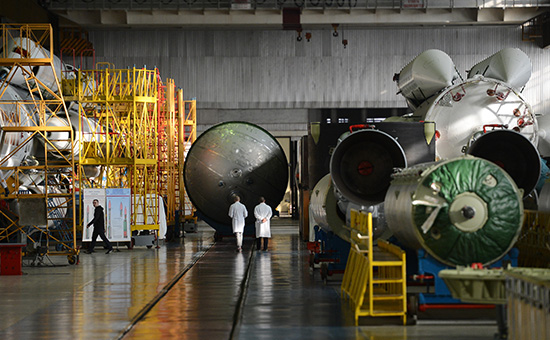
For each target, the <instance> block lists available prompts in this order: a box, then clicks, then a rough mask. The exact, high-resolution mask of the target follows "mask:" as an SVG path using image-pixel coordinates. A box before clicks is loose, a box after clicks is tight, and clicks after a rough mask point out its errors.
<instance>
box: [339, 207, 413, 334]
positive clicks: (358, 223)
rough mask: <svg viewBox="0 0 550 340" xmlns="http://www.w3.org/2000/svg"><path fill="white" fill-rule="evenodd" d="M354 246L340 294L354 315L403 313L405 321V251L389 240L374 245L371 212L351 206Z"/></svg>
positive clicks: (356, 320) (379, 241) (393, 314)
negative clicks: (376, 246) (376, 245)
mask: <svg viewBox="0 0 550 340" xmlns="http://www.w3.org/2000/svg"><path fill="white" fill-rule="evenodd" d="M350 227H351V249H350V254H349V257H348V262H347V264H346V270H345V272H344V277H343V279H342V286H341V295H342V297H343V298H348V299H349V302H350V304H351V306H352V309H353V311H354V315H355V324H356V325H357V324H358V321H359V317H360V316H372V317H375V316H400V317H401V318H402V320H403V325H405V324H406V320H407V317H406V312H407V283H406V271H405V252H404V251H402V250H401V249H399V248H398V247H396V246H394V245H392V244H389V243H388V242H386V241H383V240H378V248H377V249H375V248H374V247H373V244H372V214H371V213H368V214H366V213H364V212H359V211H357V210H354V209H351V223H350Z"/></svg>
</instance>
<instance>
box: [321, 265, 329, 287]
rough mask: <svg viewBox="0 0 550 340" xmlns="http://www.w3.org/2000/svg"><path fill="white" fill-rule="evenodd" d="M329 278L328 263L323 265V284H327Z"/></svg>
mask: <svg viewBox="0 0 550 340" xmlns="http://www.w3.org/2000/svg"><path fill="white" fill-rule="evenodd" d="M327 277H328V265H327V264H326V263H321V279H323V282H324V283H325V284H326V283H327Z"/></svg>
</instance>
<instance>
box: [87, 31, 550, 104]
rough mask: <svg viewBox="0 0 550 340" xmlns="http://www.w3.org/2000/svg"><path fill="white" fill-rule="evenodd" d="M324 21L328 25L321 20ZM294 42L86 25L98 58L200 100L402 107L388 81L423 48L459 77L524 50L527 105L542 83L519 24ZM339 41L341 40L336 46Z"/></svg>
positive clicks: (272, 36) (286, 36)
mask: <svg viewBox="0 0 550 340" xmlns="http://www.w3.org/2000/svg"><path fill="white" fill-rule="evenodd" d="M327 26H328V25H327ZM311 33H312V39H311V41H310V42H307V41H306V40H305V39H304V40H303V41H302V42H297V41H296V32H294V31H282V30H281V31H279V30H276V31H275V30H274V31H259V30H257V31H253V30H250V31H240V30H234V31H233V30H228V31H184V30H150V31H145V30H120V31H112V30H110V31H92V32H91V33H90V39H91V41H92V42H93V44H94V47H95V48H96V55H97V60H99V61H109V62H111V63H114V64H115V65H116V67H121V68H123V67H127V66H133V65H136V66H138V67H142V66H143V65H147V67H154V66H157V67H159V69H160V72H161V74H162V75H163V76H164V77H173V78H174V79H175V82H176V84H177V85H178V86H180V87H182V88H183V89H184V94H185V97H186V98H193V97H194V98H197V101H198V107H199V108H226V109H227V108H316V107H321V108H326V107H337V108H342V107H371V108H375V107H405V106H406V104H405V101H404V99H403V98H402V97H401V96H398V95H396V92H397V90H398V89H397V86H396V84H395V83H394V82H393V81H392V76H393V74H394V73H397V72H399V71H400V70H401V69H402V68H403V67H404V66H405V65H406V64H407V63H408V62H409V61H410V60H412V59H413V58H414V57H415V56H417V55H418V54H420V53H421V52H423V51H424V50H426V49H430V48H438V49H440V50H442V51H444V52H445V53H447V54H448V55H449V56H450V57H451V58H452V60H453V61H454V63H455V65H456V66H457V68H458V70H459V71H460V72H461V74H462V75H463V76H465V71H466V70H468V69H469V68H471V67H472V66H473V65H475V64H476V63H478V62H480V61H481V60H483V59H485V58H487V57H488V56H490V55H492V54H493V53H495V52H497V51H499V50H501V49H502V48H505V47H517V48H520V49H521V50H522V51H524V52H525V53H526V54H527V55H528V56H529V58H530V59H531V61H532V63H533V76H532V79H531V80H530V81H529V82H528V83H527V87H526V89H525V91H524V95H525V97H526V100H527V101H528V102H530V103H531V105H533V108H534V109H535V112H541V113H542V112H545V111H548V110H549V109H550V102H548V101H546V103H545V101H544V98H545V97H547V96H548V91H549V90H547V89H545V88H544V87H543V84H544V83H549V82H550V72H545V71H544V68H545V67H547V65H550V55H548V53H545V51H544V50H542V49H540V48H538V47H537V46H536V45H535V44H533V43H524V42H522V41H521V29H520V28H519V27H517V28H516V27H484V28H429V29H419V28H414V29H413V28H403V29H389V30H388V29H384V30H382V29H380V30H377V29H368V30H346V29H342V28H341V29H340V36H339V37H338V38H334V37H332V31H331V30H329V29H327V30H314V31H311ZM342 39H347V40H348V41H349V45H348V46H347V48H345V49H344V47H343V45H342Z"/></svg>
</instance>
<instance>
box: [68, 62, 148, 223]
mask: <svg viewBox="0 0 550 340" xmlns="http://www.w3.org/2000/svg"><path fill="white" fill-rule="evenodd" d="M97 67H103V68H97ZM77 74H78V76H77V78H76V79H75V81H73V82H71V80H68V82H67V85H64V87H63V88H64V90H66V91H68V92H69V93H71V94H72V95H73V96H74V100H76V101H78V103H79V114H80V120H79V147H80V148H79V168H78V175H79V185H80V188H85V187H96V188H97V187H99V188H130V189H131V196H132V209H131V210H132V215H131V230H132V231H138V230H158V229H159V218H158V209H159V204H158V198H157V197H158V189H159V185H158V144H157V142H158V140H157V138H158V136H157V119H158V117H157V115H158V110H157V104H158V103H157V101H158V72H157V70H156V69H155V70H146V69H137V68H135V67H134V68H129V69H114V68H113V67H112V65H110V64H108V63H98V64H97V66H96V69H93V70H80V71H78V73H77ZM90 166H96V167H99V169H100V174H99V176H97V177H95V181H93V180H92V178H91V177H88V176H87V175H86V171H85V170H86V167H90ZM80 227H82V224H80Z"/></svg>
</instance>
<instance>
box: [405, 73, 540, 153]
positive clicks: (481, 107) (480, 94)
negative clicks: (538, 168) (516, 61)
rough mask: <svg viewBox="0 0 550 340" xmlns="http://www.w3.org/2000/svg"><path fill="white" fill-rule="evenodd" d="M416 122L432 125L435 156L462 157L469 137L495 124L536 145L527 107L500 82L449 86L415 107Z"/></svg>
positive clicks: (475, 80) (478, 79)
mask: <svg viewBox="0 0 550 340" xmlns="http://www.w3.org/2000/svg"><path fill="white" fill-rule="evenodd" d="M414 117H415V119H417V120H424V121H427V122H434V123H435V128H436V157H437V159H451V158H455V157H458V156H461V155H463V153H464V152H465V151H466V150H467V147H468V143H469V142H470V139H471V138H472V136H474V135H475V134H476V133H479V132H480V131H483V129H484V127H485V126H492V125H498V126H502V127H504V128H507V129H510V130H514V131H517V132H519V133H520V134H522V135H523V136H525V137H526V138H527V139H528V140H529V141H530V142H531V143H533V145H535V146H537V144H538V127H537V120H536V118H535V114H534V113H533V111H532V110H531V106H530V105H529V104H528V103H527V102H526V101H525V100H523V98H522V97H521V96H520V94H519V93H518V92H516V90H514V89H513V88H511V87H509V86H507V85H506V84H504V83H503V82H501V81H497V80H493V79H488V78H484V77H482V76H476V77H474V78H472V79H468V80H466V81H465V82H462V83H459V84H457V85H454V86H451V87H449V88H447V89H445V90H444V91H443V92H441V93H440V94H439V95H437V96H434V97H432V98H430V99H428V100H427V101H425V102H424V103H422V105H420V106H419V107H418V109H417V110H416V111H415V112H414Z"/></svg>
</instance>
